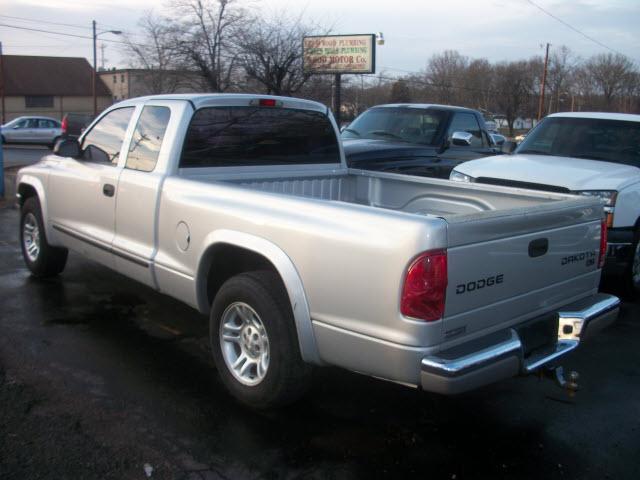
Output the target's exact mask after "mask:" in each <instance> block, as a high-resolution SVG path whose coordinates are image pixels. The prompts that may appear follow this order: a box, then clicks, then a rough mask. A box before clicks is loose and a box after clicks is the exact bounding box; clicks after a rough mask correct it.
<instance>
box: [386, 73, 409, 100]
mask: <svg viewBox="0 0 640 480" xmlns="http://www.w3.org/2000/svg"><path fill="white" fill-rule="evenodd" d="M410 101H411V91H410V90H409V85H407V82H406V81H405V80H403V79H402V78H401V79H399V80H396V81H395V82H393V84H392V85H391V95H389V102H391V103H409V102H410Z"/></svg>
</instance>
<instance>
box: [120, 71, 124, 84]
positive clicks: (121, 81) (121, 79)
mask: <svg viewBox="0 0 640 480" xmlns="http://www.w3.org/2000/svg"><path fill="white" fill-rule="evenodd" d="M120 83H124V73H122V74H121V75H120Z"/></svg>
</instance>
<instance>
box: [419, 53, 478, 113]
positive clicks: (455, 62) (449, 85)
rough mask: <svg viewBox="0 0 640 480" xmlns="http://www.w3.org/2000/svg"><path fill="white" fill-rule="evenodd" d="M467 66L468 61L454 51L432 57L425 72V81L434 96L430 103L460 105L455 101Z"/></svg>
mask: <svg viewBox="0 0 640 480" xmlns="http://www.w3.org/2000/svg"><path fill="white" fill-rule="evenodd" d="M468 65H469V59H468V58H467V57H464V56H462V55H460V53H458V52H457V51H455V50H445V51H444V52H442V53H440V54H436V55H433V56H432V57H431V58H430V59H429V62H428V63H427V70H426V72H425V79H426V80H427V82H429V83H430V84H431V87H432V88H431V92H432V93H433V95H434V96H435V98H434V99H433V100H432V101H435V102H439V103H445V104H449V105H452V104H456V103H460V102H458V101H457V100H458V99H459V95H458V93H459V92H460V90H461V89H460V87H461V86H462V83H463V81H464V75H465V70H466V68H467V66H468Z"/></svg>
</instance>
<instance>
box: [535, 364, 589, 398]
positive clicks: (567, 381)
mask: <svg viewBox="0 0 640 480" xmlns="http://www.w3.org/2000/svg"><path fill="white" fill-rule="evenodd" d="M541 374H542V376H544V377H546V378H550V379H552V380H553V381H554V382H555V383H556V385H558V386H559V387H560V388H562V389H564V390H566V391H567V394H568V395H569V396H570V397H573V396H574V395H575V394H576V392H577V391H578V388H579V387H578V379H579V378H580V374H578V372H576V371H573V370H572V371H570V372H569V373H568V375H567V376H566V377H565V375H564V369H563V368H562V367H555V368H545V369H543V370H542V372H541Z"/></svg>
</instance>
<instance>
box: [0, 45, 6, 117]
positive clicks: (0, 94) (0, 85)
mask: <svg viewBox="0 0 640 480" xmlns="http://www.w3.org/2000/svg"><path fill="white" fill-rule="evenodd" d="M0 99H1V100H0V101H1V102H2V118H1V119H0V125H4V123H5V117H6V114H5V111H4V110H5V109H4V67H3V66H2V42H0Z"/></svg>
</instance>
